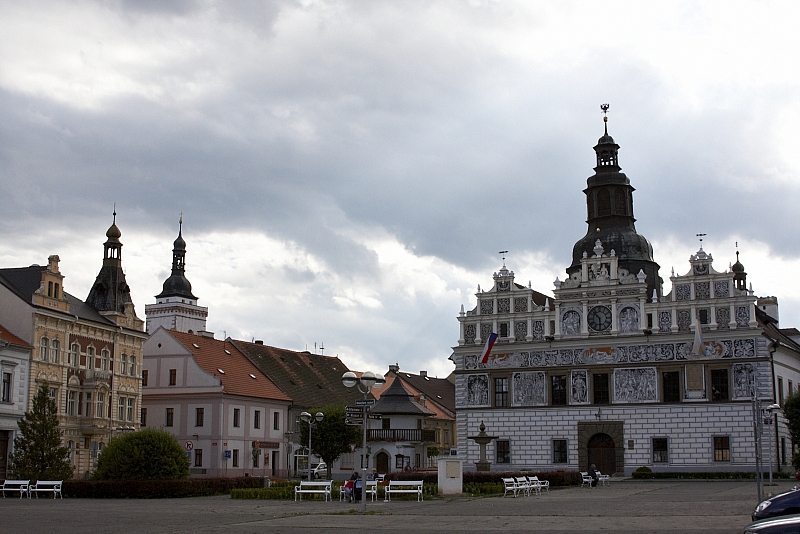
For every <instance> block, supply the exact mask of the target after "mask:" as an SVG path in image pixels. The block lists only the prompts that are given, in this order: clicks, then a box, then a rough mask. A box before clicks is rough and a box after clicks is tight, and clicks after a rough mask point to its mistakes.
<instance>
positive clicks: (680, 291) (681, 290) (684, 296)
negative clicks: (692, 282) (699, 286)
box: [675, 284, 692, 300]
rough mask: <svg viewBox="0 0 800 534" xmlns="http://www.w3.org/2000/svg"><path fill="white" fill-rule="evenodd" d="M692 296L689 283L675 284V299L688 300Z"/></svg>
mask: <svg viewBox="0 0 800 534" xmlns="http://www.w3.org/2000/svg"><path fill="white" fill-rule="evenodd" d="M690 298H692V290H691V288H690V287H689V284H675V300H689V299H690Z"/></svg>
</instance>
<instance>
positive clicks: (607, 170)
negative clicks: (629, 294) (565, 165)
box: [567, 104, 662, 297]
mask: <svg viewBox="0 0 800 534" xmlns="http://www.w3.org/2000/svg"><path fill="white" fill-rule="evenodd" d="M600 109H601V110H602V112H603V126H604V131H603V136H602V137H601V138H600V139H599V140H598V141H597V145H595V147H594V151H595V154H596V156H597V166H596V167H595V168H594V171H595V174H594V175H593V176H590V177H589V178H588V179H587V180H586V185H587V187H586V189H584V191H583V192H584V194H585V195H586V211H587V219H586V222H587V224H588V229H587V231H586V235H585V236H584V237H583V239H581V240H580V241H578V242H577V243H575V246H574V247H573V249H572V265H570V267H569V268H568V269H567V273H568V274H572V273H575V272H578V271H580V269H581V258H582V257H583V255H584V254H587V255H588V256H592V255H593V254H594V252H593V251H594V247H595V246H596V243H597V240H600V243H601V244H602V247H603V248H604V249H605V250H606V252H609V251H611V250H614V253H615V255H616V256H617V257H619V267H621V268H624V269H626V270H627V271H628V272H629V273H631V274H637V273H638V272H639V271H640V270H641V271H643V272H644V274H645V276H646V277H647V278H646V282H647V294H648V295H652V294H653V290H655V291H656V294H657V295H658V296H659V297H660V296H661V282H662V281H661V278H660V277H659V275H658V269H659V266H658V264H657V263H656V262H655V260H654V259H653V246H652V245H651V244H650V242H649V241H648V240H647V239H646V238H645V237H644V236H643V235H640V234H638V233H637V232H636V227H635V225H634V223H635V222H636V219H635V218H634V217H633V192H634V191H635V189H634V188H633V187H632V186H631V182H630V180H629V179H628V177H627V176H626V175H625V173H623V172H621V170H622V168H621V167H620V165H619V145H618V144H617V143H615V142H614V138H613V137H611V136H610V135H609V134H608V109H609V105H608V104H603V105H601V106H600Z"/></svg>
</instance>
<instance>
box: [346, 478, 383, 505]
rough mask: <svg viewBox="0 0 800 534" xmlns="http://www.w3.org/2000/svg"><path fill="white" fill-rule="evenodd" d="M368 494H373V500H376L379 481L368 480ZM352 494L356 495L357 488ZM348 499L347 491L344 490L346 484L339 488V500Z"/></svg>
mask: <svg viewBox="0 0 800 534" xmlns="http://www.w3.org/2000/svg"><path fill="white" fill-rule="evenodd" d="M366 492H367V494H368V495H371V496H372V500H373V501H374V500H375V499H377V497H378V481H377V480H367V491H366ZM351 496H355V488H353V494H352V495H351ZM345 499H347V493H346V492H345V491H344V486H341V487H340V488H339V502H342V501H344V500H345Z"/></svg>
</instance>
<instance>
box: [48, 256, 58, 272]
mask: <svg viewBox="0 0 800 534" xmlns="http://www.w3.org/2000/svg"><path fill="white" fill-rule="evenodd" d="M60 261H61V258H59V257H58V255H56V254H53V255H52V256H50V257H49V258H47V270H48V271H50V272H51V273H56V274H58V262H60Z"/></svg>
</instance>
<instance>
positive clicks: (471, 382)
mask: <svg viewBox="0 0 800 534" xmlns="http://www.w3.org/2000/svg"><path fill="white" fill-rule="evenodd" d="M467 406H489V375H469V376H468V377H467Z"/></svg>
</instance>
